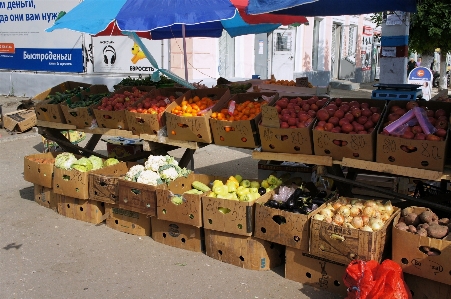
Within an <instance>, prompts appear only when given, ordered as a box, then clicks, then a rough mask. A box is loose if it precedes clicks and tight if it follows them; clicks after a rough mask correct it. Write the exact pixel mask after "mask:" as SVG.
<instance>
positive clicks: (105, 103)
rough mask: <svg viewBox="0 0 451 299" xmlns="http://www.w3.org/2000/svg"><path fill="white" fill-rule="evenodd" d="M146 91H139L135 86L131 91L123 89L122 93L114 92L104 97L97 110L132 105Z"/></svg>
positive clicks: (116, 109) (108, 109)
mask: <svg viewBox="0 0 451 299" xmlns="http://www.w3.org/2000/svg"><path fill="white" fill-rule="evenodd" d="M146 93H148V92H147V91H141V90H139V89H138V88H136V87H133V88H132V91H124V92H123V93H115V94H113V95H112V96H110V97H104V98H103V99H102V104H100V105H99V106H97V108H96V109H98V110H105V111H121V110H125V109H127V108H128V107H131V106H133V105H134V104H135V103H136V102H137V101H138V100H139V99H141V98H142V97H143V96H144V95H145V94H146Z"/></svg>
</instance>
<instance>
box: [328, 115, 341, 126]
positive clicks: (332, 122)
mask: <svg viewBox="0 0 451 299" xmlns="http://www.w3.org/2000/svg"><path fill="white" fill-rule="evenodd" d="M339 121H340V120H339V119H338V117H335V116H332V117H331V118H329V121H328V122H329V123H331V124H333V125H334V126H337V125H338V122H339Z"/></svg>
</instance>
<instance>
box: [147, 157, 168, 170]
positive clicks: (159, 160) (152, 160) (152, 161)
mask: <svg viewBox="0 0 451 299" xmlns="http://www.w3.org/2000/svg"><path fill="white" fill-rule="evenodd" d="M165 164H166V157H165V156H149V158H148V159H147V161H146V163H144V166H145V168H146V169H147V170H152V171H158V168H160V166H163V165H165Z"/></svg>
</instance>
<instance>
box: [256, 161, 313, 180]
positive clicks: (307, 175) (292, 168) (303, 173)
mask: <svg viewBox="0 0 451 299" xmlns="http://www.w3.org/2000/svg"><path fill="white" fill-rule="evenodd" d="M290 164H291V165H290ZM293 164H294V165H293ZM296 164H299V163H292V162H282V161H268V160H260V161H258V165H257V167H258V179H259V180H264V179H267V178H268V177H269V175H271V174H274V175H275V176H276V177H278V178H281V177H282V178H283V177H287V176H288V177H289V178H290V179H292V180H297V178H300V179H301V180H302V181H303V182H311V181H312V174H313V172H314V171H315V170H316V166H311V165H309V166H301V165H296Z"/></svg>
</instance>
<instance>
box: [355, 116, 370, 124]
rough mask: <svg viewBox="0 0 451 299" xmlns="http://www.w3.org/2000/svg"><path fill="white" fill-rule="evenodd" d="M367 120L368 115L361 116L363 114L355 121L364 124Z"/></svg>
mask: <svg viewBox="0 0 451 299" xmlns="http://www.w3.org/2000/svg"><path fill="white" fill-rule="evenodd" d="M367 121H368V117H366V116H363V115H362V116H360V117H358V118H357V122H358V123H359V124H361V125H363V124H365V123H366V122H367Z"/></svg>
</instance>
